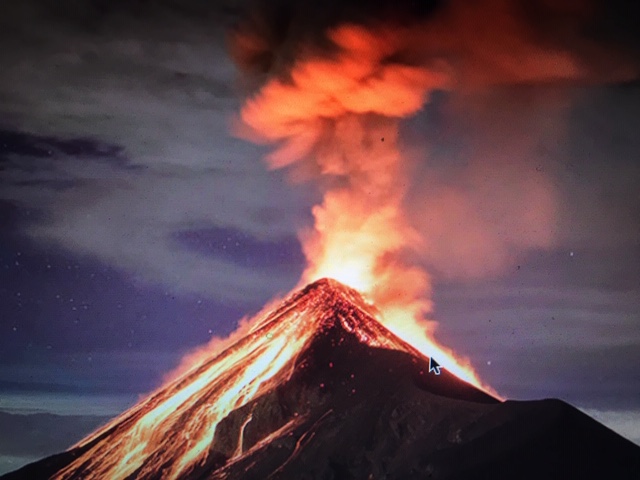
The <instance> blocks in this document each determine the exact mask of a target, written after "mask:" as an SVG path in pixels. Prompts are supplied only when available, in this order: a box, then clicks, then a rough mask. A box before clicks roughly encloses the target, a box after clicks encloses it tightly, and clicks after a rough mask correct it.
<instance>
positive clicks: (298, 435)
mask: <svg viewBox="0 0 640 480" xmlns="http://www.w3.org/2000/svg"><path fill="white" fill-rule="evenodd" d="M375 317H376V312H375V310H374V309H373V308H372V307H371V306H370V305H368V304H367V303H366V302H365V301H364V300H363V298H362V297H361V296H360V295H359V294H358V293H357V292H356V291H354V290H352V289H350V288H348V287H345V286H344V285H342V284H340V283H338V282H336V281H333V280H326V279H325V280H319V281H317V282H315V283H313V284H311V285H309V286H307V287H306V288H304V289H303V290H301V291H299V292H297V293H294V294H293V295H291V297H289V299H287V300H286V301H284V302H283V303H282V304H281V305H280V306H279V307H277V308H276V309H275V310H274V311H273V312H272V313H270V314H268V315H266V316H264V317H263V318H262V319H261V321H259V322H258V323H257V326H256V327H255V328H254V329H253V330H252V331H251V332H250V333H249V334H248V335H247V336H246V337H244V338H243V339H242V340H240V341H239V342H237V343H236V344H234V345H232V346H231V347H230V348H228V349H226V350H224V351H223V352H222V353H220V354H217V355H214V356H212V357H211V358H210V359H208V360H206V361H204V362H202V363H201V364H199V365H198V366H196V367H194V368H193V369H192V370H190V371H188V372H187V373H185V374H184V375H183V376H181V377H180V378H178V379H176V380H174V381H173V382H172V383H170V384H169V385H167V386H165V387H163V388H161V389H159V390H158V391H156V392H155V393H153V394H152V395H150V396H149V397H148V398H147V399H145V400H143V401H141V402H140V403H139V404H138V405H136V406H134V407H133V408H131V409H130V410H128V411H126V412H125V413H123V414H122V415H121V416H120V417H118V418H116V419H115V420H114V421H112V422H111V423H109V424H108V425H106V426H105V427H103V428H102V429H101V430H99V431H97V432H96V433H94V434H93V435H91V436H89V437H88V438H86V439H85V440H83V441H82V442H80V443H79V444H78V445H76V446H75V447H73V448H72V449H70V450H69V451H67V452H65V453H62V454H59V455H55V456H52V457H49V458H47V459H44V460H42V461H40V462H37V463H34V464H32V465H28V466H26V467H24V468H22V469H21V470H18V471H16V472H14V473H12V474H9V475H6V476H5V477H2V478H3V479H5V480H9V479H23V478H24V479H39V478H43V479H44V478H53V479H111V480H116V479H125V478H126V479H134V478H136V479H159V478H163V479H164V478H167V479H173V478H180V479H247V480H253V479H255V480H258V479H260V480H264V479H268V478H273V479H336V480H337V479H345V480H346V479H354V480H355V479H426V478H446V479H462V478H465V479H469V478H494V479H495V478H519V479H529V478H531V479H533V478H536V479H539V478H545V479H553V478H558V479H559V478H563V479H566V478H581V479H584V478H629V479H631V478H635V479H637V478H638V477H637V475H638V473H639V472H640V448H638V447H636V446H634V445H633V444H632V443H630V442H628V441H627V440H625V439H623V438H622V437H620V436H618V435H617V434H615V433H614V432H612V431H610V430H608V429H607V428H606V427H604V426H602V425H600V424H599V423H597V422H595V421H594V420H591V419H590V418H589V417H587V416H585V415H583V414H582V413H580V412H579V411H578V410H576V409H574V408H573V407H571V406H569V405H567V404H565V403H563V402H561V401H558V400H544V401H537V402H511V401H507V402H504V403H503V402H500V401H498V400H496V399H495V398H493V397H492V396H490V395H488V394H486V393H485V392H483V391H481V390H479V389H477V388H475V387H473V386H471V385H469V384H467V383H465V382H463V381H462V380H460V379H458V378H457V377H455V376H454V375H452V374H450V373H448V372H447V371H446V370H444V371H442V372H441V374H439V375H436V374H435V373H434V372H429V359H428V358H426V357H424V356H423V355H422V354H420V353H419V352H418V351H416V350H415V349H414V348H413V347H411V346H410V345H408V344H407V343H405V342H403V341H402V340H400V339H399V338H398V337H396V336H395V335H393V334H392V333H391V332H389V331H388V330H386V329H385V328H384V327H383V326H382V325H381V324H380V323H379V322H378V321H377V320H376V319H375Z"/></svg>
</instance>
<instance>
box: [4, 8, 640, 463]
mask: <svg viewBox="0 0 640 480" xmlns="http://www.w3.org/2000/svg"><path fill="white" fill-rule="evenodd" d="M254 3H255V2H254ZM405 4H406V5H405ZM248 5H249V2H248V1H240V0H237V1H232V0H228V1H217V2H207V1H204V0H188V1H182V2H178V1H171V0H149V1H133V2H132V1H111V2H104V1H100V0H85V1H80V0H64V1H57V2H56V1H48V0H25V1H23V2H18V3H16V4H12V5H9V6H7V7H5V8H4V10H3V15H2V17H1V18H0V42H1V43H2V47H1V48H0V65H2V68H1V69H0V229H1V230H0V276H1V277H0V432H3V433H2V434H0V474H1V473H3V472H6V471H9V470H12V469H15V468H17V467H18V466H20V465H22V464H24V463H26V462H28V461H32V460H34V459H36V458H39V457H41V456H42V455H45V454H51V453H54V452H57V451H59V450H61V449H64V448H66V447H68V446H70V445H71V444H72V443H74V442H76V441H77V440H79V439H80V437H82V436H83V435H84V434H86V433H88V432H89V431H91V430H92V429H93V428H95V427H96V426H97V425H99V424H100V423H101V422H104V420H105V419H106V418H109V417H112V416H114V415H115V414H117V413H119V412H120V411H122V410H124V409H125V408H126V407H128V406H129V405H131V404H132V403H133V402H135V400H136V399H138V398H139V397H140V396H141V395H143V394H145V393H147V392H149V391H151V390H152V389H154V388H156V387H158V386H159V385H160V384H161V383H162V379H163V377H164V376H166V375H167V374H168V373H169V372H170V371H171V370H172V369H173V368H175V367H176V366H177V365H178V364H179V362H180V359H181V357H182V356H183V355H184V354H185V353H187V352H189V351H190V350H192V349H194V348H196V347H198V346H200V345H203V344H205V343H207V342H208V341H209V340H210V339H211V338H212V337H218V336H219V337H224V336H226V335H228V334H229V333H231V332H232V331H233V330H234V328H235V327H236V325H237V322H238V321H239V320H240V319H241V318H243V317H244V316H246V315H251V314H253V313H255V312H257V311H258V310H259V309H260V308H261V307H262V306H263V305H265V303H267V302H268V301H269V300H271V299H273V298H274V297H279V296H283V295H285V294H286V293H287V292H289V291H290V290H291V289H292V288H293V287H295V286H296V285H298V283H299V280H300V278H301V276H302V275H303V273H304V272H305V271H307V269H308V267H309V261H308V257H309V247H308V244H305V241H307V239H308V235H309V231H310V230H311V229H312V228H313V226H314V213H312V208H313V207H314V205H318V204H319V203H320V202H321V199H322V196H323V195H324V194H325V193H326V192H328V191H329V192H330V191H331V189H332V188H334V187H335V184H339V185H342V183H341V182H342V178H341V177H340V175H339V174H337V173H336V171H335V170H331V169H330V168H328V167H327V164H326V163H323V162H322V161H318V165H316V163H314V161H311V160H309V157H312V156H313V155H316V154H319V152H320V153H322V154H326V153H327V152H326V151H325V149H324V146H323V143H322V142H325V143H324V145H327V144H328V145H331V144H332V143H331V142H332V141H334V140H335V139H336V138H339V136H340V135H339V134H340V130H339V128H337V127H336V125H338V127H339V126H340V124H339V122H338V121H336V123H335V124H334V123H331V122H334V116H330V115H328V114H327V115H324V116H322V118H321V119H320V123H321V124H322V125H323V126H322V128H321V127H318V129H317V130H318V133H317V135H318V136H317V137H314V138H313V141H311V140H309V141H308V142H307V140H306V139H305V140H300V139H299V138H297V136H296V132H297V130H295V131H286V130H281V131H280V133H278V134H275V133H273V132H267V131H265V130H264V129H262V130H261V129H260V126H261V123H260V121H259V119H255V118H254V120H255V121H254V123H253V124H251V125H250V126H251V127H252V128H253V131H252V132H248V131H247V129H246V128H244V127H246V125H244V126H243V124H242V121H241V119H240V116H241V112H243V106H245V110H244V113H245V117H244V122H245V123H250V122H249V121H248V120H247V114H246V112H247V110H246V105H259V106H260V107H261V110H260V111H261V112H267V113H270V111H269V110H268V108H269V103H268V98H267V97H266V94H263V96H262V97H260V96H258V94H257V93H256V92H260V90H259V89H260V88H261V87H262V86H264V85H269V82H270V81H271V80H273V79H280V78H289V77H287V76H290V77H292V78H294V80H295V79H299V77H296V75H297V73H299V72H298V71H297V70H296V69H295V68H296V65H300V63H297V64H296V61H294V59H297V58H298V56H299V55H300V52H307V51H313V52H321V54H322V55H325V54H326V51H327V46H326V42H327V32H329V31H333V30H331V29H333V28H335V27H337V26H339V25H342V24H349V25H357V26H362V27H363V28H364V29H368V30H366V31H367V32H369V31H377V30H376V29H378V28H382V27H384V26H385V25H386V24H387V23H388V22H391V21H393V22H395V23H394V25H395V24H397V25H402V26H403V28H404V27H405V26H406V29H405V30H403V32H404V33H403V35H404V36H402V37H400V36H397V35H396V36H394V35H391V36H390V37H389V38H393V41H394V42H395V41H396V40H397V46H396V47H394V48H396V50H394V51H393V52H391V53H388V55H389V58H391V57H393V58H394V59H396V61H398V62H407V63H411V65H418V66H419V67H420V68H421V69H423V70H424V71H427V72H428V74H429V75H430V76H429V77H428V82H427V83H428V88H427V87H426V86H425V87H424V91H425V92H426V93H424V95H423V96H421V97H420V102H419V103H417V104H416V106H415V108H410V107H409V106H406V110H405V104H404V103H402V102H400V101H399V102H398V105H400V104H402V108H400V107H398V108H399V110H398V112H395V111H394V112H395V113H394V114H393V115H391V114H388V116H389V117H391V116H393V118H394V122H393V124H392V125H391V124H388V123H379V122H378V123H376V122H377V121H372V122H373V123H370V119H369V116H368V115H369V114H370V113H371V112H373V113H374V114H382V115H387V112H386V111H383V112H380V111H377V110H371V109H366V111H364V114H363V115H365V117H366V118H365V117H363V118H365V120H362V125H365V126H367V128H369V127H371V125H373V127H375V128H378V129H379V130H376V134H377V133H378V131H380V132H382V134H381V135H379V136H380V137H381V138H382V140H381V141H382V142H385V138H386V144H385V145H388V144H389V143H391V141H394V142H396V143H395V144H394V145H397V148H398V151H399V152H400V155H401V157H402V164H401V168H398V170H397V171H396V170H393V171H392V170H388V169H386V167H385V172H387V173H389V176H390V180H389V185H394V186H397V187H398V188H399V190H397V191H396V190H394V191H393V192H391V193H389V195H390V196H393V198H394V199H395V201H396V202H397V205H396V206H397V209H398V211H401V212H402V226H403V228H404V226H405V225H406V227H407V229H408V230H407V231H411V232H412V235H414V234H415V236H407V237H405V243H406V244H405V245H402V261H403V262H405V263H407V264H410V265H411V266H415V267H416V268H419V269H420V270H421V271H423V272H425V276H426V278H428V281H425V285H426V287H425V289H424V291H421V292H419V295H418V296H419V299H420V300H424V302H425V304H426V303H428V304H429V305H430V310H429V311H428V313H427V315H426V317H427V318H428V319H429V320H433V321H435V322H437V328H436V330H435V337H436V339H437V340H438V341H439V342H440V343H441V344H442V345H445V346H447V347H449V348H451V349H452V350H453V351H454V352H456V354H457V355H459V356H460V357H461V358H466V359H467V360H468V362H469V363H470V364H471V365H472V366H473V367H474V369H475V370H476V372H477V374H478V376H479V377H480V378H481V379H482V381H483V382H484V383H486V384H488V385H490V386H491V387H493V389H495V390H496V391H497V392H498V393H499V394H500V395H501V396H503V397H505V398H513V399H536V398H547V397H554V398H561V399H563V400H566V401H567V402H570V403H572V404H573V405H575V406H577V407H579V408H581V409H584V410H585V411H587V412H588V413H589V414H590V415H592V416H594V417H595V418H596V419H598V420H600V421H602V422H603V423H605V424H607V425H608V426H610V427H611V428H613V429H615V430H616V431H618V432H619V433H621V434H622V435H624V436H626V437H627V438H629V439H631V440H633V441H634V442H636V443H640V313H639V312H640V162H639V159H640V137H639V136H638V134H637V129H638V118H640V82H639V81H638V78H639V72H640V62H639V61H638V59H639V58H640V55H639V53H640V37H638V32H637V28H636V25H637V20H638V19H639V18H640V11H639V8H638V7H637V6H632V7H630V6H627V2H622V1H614V2H598V1H594V2H586V1H585V2H582V1H572V2H566V5H565V6H562V7H557V6H555V5H554V4H553V2H547V1H543V0H539V1H536V2H525V1H521V2H519V1H514V2H507V1H500V0H495V1H492V0H487V1H477V2H464V1H448V2H447V1H441V2H435V1H434V2H430V1H423V2H408V1H407V2H403V1H400V2H398V1H396V2H386V1H382V0H379V1H375V2H364V1H363V2H359V1H356V0H350V1H346V2H337V1H336V2H333V1H329V2H321V5H319V4H316V3H313V2H294V1H293V0H289V1H277V2H266V1H265V2H257V3H255V4H252V6H251V7H248ZM310 19H312V20H310ZM381 25H382V27H381ZM394 45H396V44H395V43H394ZM322 58H324V57H322ZM389 58H385V60H384V62H383V61H381V62H382V65H386V63H385V62H388V61H389ZM398 58H400V59H401V60H397V59H398ZM403 64H404V63H403ZM308 71H309V70H305V72H308ZM381 75H382V74H381ZM420 78H422V77H420ZM435 78H437V79H442V81H440V80H438V82H435V81H432V79H435ZM421 81H422V80H421ZM425 81H426V80H425ZM292 83H295V81H292ZM284 85H289V83H287V82H284ZM372 88H373V87H372ZM355 91H356V92H357V91H359V89H356V90H355ZM384 92H385V91H384V90H383V93H384ZM291 98H296V97H291ZM354 98H355V97H354ZM403 101H404V100H403ZM252 102H254V103H252ZM353 102H354V105H355V106H353V107H352V109H351V110H349V112H348V113H349V114H352V113H353V112H357V113H358V114H361V113H362V112H360V111H359V110H358V108H359V105H361V104H360V103H358V101H357V99H356V100H353ZM406 105H409V104H406ZM297 107H298V108H300V105H298V106H297ZM273 112H274V113H273V115H276V114H277V112H278V109H277V108H275V107H274V109H273ZM342 114H343V112H341V115H342ZM316 120H317V119H315V118H314V119H313V121H316ZM302 121H304V122H308V121H309V122H310V120H308V119H307V118H305V119H304V120H301V122H302ZM326 122H329V123H330V126H331V128H332V129H333V130H330V131H329V129H326V128H325V125H326V124H327V123H326ZM359 125H360V124H359ZM373 127H371V128H373ZM385 129H386V130H385ZM256 131H258V133H260V134H261V135H256ZM336 132H337V133H336ZM334 137H335V138H334ZM292 138H293V139H294V140H296V141H297V140H299V141H300V142H302V144H303V145H302V146H301V145H300V144H295V142H294V143H287V142H288V141H290V140H292ZM376 138H377V137H376ZM318 139H320V140H318ZM327 139H328V140H327ZM392 139H393V140H392ZM305 142H307V143H305ZM283 145H284V146H283ZM318 145H320V147H319V146H318ZM327 148H328V149H330V148H329V147H327ZM287 149H288V150H287ZM292 151H293V153H291V152H292ZM330 153H331V152H329V154H330ZM294 157H295V158H294ZM265 158H267V161H266V162H265ZM364 162H365V163H366V162H369V159H365V160H364ZM345 163H346V162H345ZM344 168H347V167H344ZM318 170H323V173H325V171H326V170H329V174H328V175H324V176H322V177H321V178H318V175H316V173H317V171H318ZM376 175H377V174H376ZM363 178H364V180H363V182H365V183H363V185H364V187H363V191H366V192H367V194H368V195H371V196H370V197H369V198H371V199H372V200H371V201H372V202H375V201H377V200H376V199H379V198H384V196H385V195H387V192H388V189H387V184H386V183H382V182H381V183H380V184H381V185H383V187H384V189H383V190H382V193H380V192H378V193H375V192H374V193H371V191H373V187H372V186H371V184H372V182H371V178H370V177H367V176H365V177H363ZM372 178H373V179H374V180H375V181H377V180H378V177H377V176H376V177H372ZM366 182H368V183H366ZM394 188H395V187H394ZM327 208H328V207H327ZM314 212H315V215H317V210H314ZM316 228H317V226H316ZM303 244H304V245H306V246H303ZM345 248H346V245H345ZM399 282H401V281H400V280H399ZM403 286H405V285H404V284H402V283H400V284H399V285H398V288H402V287H403ZM406 287H407V288H408V287H409V285H406ZM36 413H37V414H41V415H38V416H33V414H36ZM63 425H64V427H62V426H63ZM38 429H46V430H49V431H51V432H54V433H52V434H51V435H50V438H45V439H43V438H42V437H37V435H36V434H35V433H34V431H36V430H38Z"/></svg>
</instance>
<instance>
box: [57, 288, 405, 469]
mask: <svg viewBox="0 0 640 480" xmlns="http://www.w3.org/2000/svg"><path fill="white" fill-rule="evenodd" d="M340 289H341V290H344V291H342V293H341V295H342V297H341V298H336V297H335V296H334V295H333V294H328V293H327V292H326V291H325V290H321V292H320V294H318V295H315V296H313V300H312V301H307V303H305V304H302V305H300V304H299V303H295V304H294V305H293V306H292V305H290V304H286V303H285V304H283V305H282V306H281V307H280V309H278V310H276V311H275V312H273V313H272V314H271V315H268V316H266V317H256V318H255V319H254V325H259V326H258V327H257V328H255V329H254V330H253V331H252V332H251V333H250V334H249V335H248V336H246V337H244V338H243V339H242V340H240V341H239V342H237V343H236V344H234V345H233V346H231V347H230V348H228V349H226V350H224V351H223V352H222V353H220V354H219V355H217V356H213V357H211V355H212V354H211V353H210V354H209V355H210V357H209V359H208V360H206V361H202V362H200V363H199V364H198V365H197V366H195V367H194V368H193V369H192V370H190V371H187V372H186V373H185V374H183V375H182V376H181V377H179V378H177V379H176V380H174V381H173V382H171V383H169V384H168V385H166V386H163V387H162V388H160V389H159V390H157V391H156V392H155V393H153V394H152V395H150V396H149V397H148V398H146V399H144V400H143V401H141V402H140V403H139V404H137V405H136V406H134V407H133V408H131V409H129V410H128V411H126V412H125V413H124V414H122V415H121V416H120V417H117V418H116V419H114V420H113V421H111V422H110V423H109V424H108V425H106V426H104V427H103V428H101V429H100V430H98V431H97V432H95V433H94V434H93V435H91V436H89V437H88V438H86V439H85V440H83V441H82V442H81V443H79V444H78V445H76V447H79V448H83V447H88V450H87V451H86V452H85V453H84V454H82V455H80V456H79V457H78V458H77V459H76V460H75V461H74V462H72V463H71V464H70V465H68V466H67V467H66V468H65V469H64V470H61V471H60V472H58V473H57V474H56V475H55V476H54V477H53V478H54V479H60V480H62V479H72V478H79V477H78V475H79V474H80V476H81V478H83V479H105V478H109V479H110V480H117V479H125V478H129V477H130V476H131V475H135V477H136V478H139V479H151V478H157V475H158V472H162V478H167V479H173V478H180V477H181V476H183V475H184V474H185V473H188V472H189V471H191V470H192V469H193V468H194V467H196V466H197V465H200V464H202V463H203V462H205V461H206V459H207V457H208V454H209V450H210V448H211V445H212V444H213V443H214V436H215V432H216V427H217V425H218V424H219V422H220V421H221V420H222V419H223V418H225V417H226V416H227V415H228V414H229V413H230V412H231V411H233V410H235V409H238V408H240V407H242V406H243V405H246V404H247V403H249V402H250V401H251V400H253V399H254V398H256V397H257V396H259V395H261V394H262V393H264V392H265V391H268V390H269V389H270V388H271V387H273V385H274V384H277V383H279V382H282V381H284V380H286V379H287V378H289V376H290V374H291V373H292V368H293V364H294V361H295V359H296V357H297V355H298V354H299V353H300V352H301V351H303V350H304V346H305V344H307V343H308V342H309V341H310V340H311V339H312V337H313V336H314V335H315V334H317V332H318V331H319V330H320V329H321V328H322V324H323V322H325V321H327V320H328V318H330V317H332V316H335V315H336V313H335V310H334V309H333V307H334V306H335V304H336V302H338V303H340V302H344V298H347V299H348V301H349V302H350V303H349V304H350V305H351V306H352V305H353V304H354V303H355V304H356V305H358V306H359V307H360V308H361V309H362V310H363V311H369V310H370V309H369V307H368V306H367V305H365V304H364V303H363V302H362V300H361V299H360V297H359V295H357V294H355V292H350V291H348V290H347V289H344V287H340ZM349 308H352V307H349ZM343 310H344V309H343ZM347 310H348V309H347ZM369 313H370V314H371V312H369ZM343 315H344V314H339V316H340V321H341V322H342V324H343V328H345V329H346V330H347V331H353V332H354V333H355V334H357V335H358V337H359V338H360V340H361V341H363V342H367V343H368V344H370V345H372V346H377V347H386V348H396V349H402V348H405V347H404V346H403V345H402V344H401V343H399V342H397V341H396V340H394V339H393V337H390V336H389V334H388V333H385V332H384V331H383V330H381V327H380V326H379V325H378V324H377V323H376V322H370V324H364V323H361V324H357V325H356V324H354V320H353V319H350V318H348V317H344V316H343ZM248 421H249V420H247V422H248ZM274 434H275V433H274ZM167 446H170V448H167ZM242 455H243V452H242V448H241V445H239V446H238V448H237V450H236V454H235V456H234V457H232V458H230V459H229V460H228V463H229V462H233V461H234V460H235V459H236V457H241V456H242Z"/></svg>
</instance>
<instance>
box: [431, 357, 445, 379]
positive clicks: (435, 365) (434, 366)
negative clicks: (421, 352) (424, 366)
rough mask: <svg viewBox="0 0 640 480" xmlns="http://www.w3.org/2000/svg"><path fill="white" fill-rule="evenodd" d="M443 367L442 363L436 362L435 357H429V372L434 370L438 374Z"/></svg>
mask: <svg viewBox="0 0 640 480" xmlns="http://www.w3.org/2000/svg"><path fill="white" fill-rule="evenodd" d="M441 368H442V367H441V366H440V364H439V363H438V362H436V361H435V360H434V359H433V357H429V373H431V372H433V373H435V374H436V375H440V369H441Z"/></svg>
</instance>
